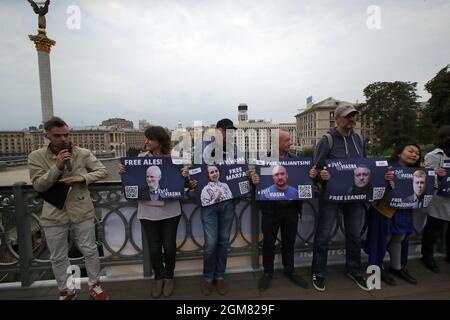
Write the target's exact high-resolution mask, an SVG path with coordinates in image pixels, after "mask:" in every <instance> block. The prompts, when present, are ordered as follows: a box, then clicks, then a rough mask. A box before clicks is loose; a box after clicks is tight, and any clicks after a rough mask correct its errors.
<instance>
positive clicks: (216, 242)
mask: <svg viewBox="0 0 450 320" xmlns="http://www.w3.org/2000/svg"><path fill="white" fill-rule="evenodd" d="M233 130H236V128H235V126H234V125H233V121H231V120H230V119H222V120H219V121H218V122H217V124H216V134H217V136H216V139H214V140H213V141H212V142H211V143H209V144H208V145H207V146H205V148H204V152H203V155H204V157H205V158H207V157H208V155H211V156H212V157H213V158H214V159H215V160H216V161H220V160H225V159H230V158H231V159H236V157H237V156H238V154H237V147H236V145H235V144H234V139H233V136H234V134H233ZM218 150H219V151H223V156H222V158H223V159H220V155H219V154H217V153H216V151H218ZM218 158H219V159H218ZM205 161H207V159H205ZM194 184H196V181H194ZM201 215H202V222H203V231H204V239H205V244H204V246H203V250H204V254H203V280H202V284H201V289H202V293H203V294H204V295H205V296H209V295H211V293H212V290H213V283H214V282H215V284H216V289H217V292H218V293H219V294H220V295H225V294H226V293H227V292H228V285H227V283H226V282H225V278H224V274H225V269H226V264H227V257H228V246H229V240H230V233H231V227H232V225H233V220H234V202H233V199H230V200H225V201H222V202H219V203H215V204H213V205H210V206H207V207H202V208H201Z"/></svg>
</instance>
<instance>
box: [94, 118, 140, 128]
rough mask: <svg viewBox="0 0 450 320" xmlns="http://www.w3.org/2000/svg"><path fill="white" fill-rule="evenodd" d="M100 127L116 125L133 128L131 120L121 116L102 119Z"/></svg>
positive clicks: (117, 126)
mask: <svg viewBox="0 0 450 320" xmlns="http://www.w3.org/2000/svg"><path fill="white" fill-rule="evenodd" d="M100 126H101V127H116V128H122V129H133V121H130V120H126V119H122V118H111V119H108V120H104V121H102V123H101V124H100Z"/></svg>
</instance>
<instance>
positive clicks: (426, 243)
mask: <svg viewBox="0 0 450 320" xmlns="http://www.w3.org/2000/svg"><path fill="white" fill-rule="evenodd" d="M446 225H447V235H446V237H445V238H446V239H445V241H446V247H447V257H450V230H449V228H450V223H449V222H448V221H445V220H441V219H438V218H434V217H430V216H428V219H427V224H426V225H425V228H424V229H423V234H422V256H423V258H424V259H427V260H430V259H432V258H433V255H434V246H435V244H436V241H437V240H438V239H440V238H441V239H442V238H443V237H444V232H445V226H446Z"/></svg>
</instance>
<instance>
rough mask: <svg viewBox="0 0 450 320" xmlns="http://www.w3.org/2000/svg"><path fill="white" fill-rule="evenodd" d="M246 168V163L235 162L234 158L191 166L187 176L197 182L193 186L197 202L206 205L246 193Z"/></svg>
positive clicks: (247, 187)
mask: <svg viewBox="0 0 450 320" xmlns="http://www.w3.org/2000/svg"><path fill="white" fill-rule="evenodd" d="M247 170H248V167H247V165H246V164H241V163H236V161H234V160H229V161H227V164H225V163H220V164H203V165H197V166H193V167H191V168H190V169H189V176H190V178H191V179H192V180H197V182H198V184H197V187H196V188H195V195H196V198H197V202H198V203H199V204H201V206H202V207H206V206H210V205H213V204H216V203H219V202H222V201H226V200H230V199H233V198H237V197H242V196H245V195H247V194H248V193H249V192H250V182H249V180H248V177H247V174H246V172H247Z"/></svg>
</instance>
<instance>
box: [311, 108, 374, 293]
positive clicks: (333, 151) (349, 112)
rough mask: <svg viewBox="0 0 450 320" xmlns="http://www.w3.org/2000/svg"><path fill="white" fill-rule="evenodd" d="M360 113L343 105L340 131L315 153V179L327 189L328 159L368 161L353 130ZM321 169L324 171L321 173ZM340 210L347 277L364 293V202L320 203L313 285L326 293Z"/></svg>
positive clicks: (339, 112)
mask: <svg viewBox="0 0 450 320" xmlns="http://www.w3.org/2000/svg"><path fill="white" fill-rule="evenodd" d="M357 113H358V111H357V110H356V109H355V108H354V107H353V105H351V104H345V103H343V104H341V105H339V106H338V107H337V108H336V110H335V120H336V128H332V129H330V131H329V132H328V134H327V135H325V136H323V137H322V139H321V140H320V141H319V143H318V145H317V146H316V149H315V151H314V167H313V168H312V169H311V172H310V176H311V177H320V179H321V180H322V182H323V186H324V188H326V181H328V180H330V179H332V177H331V176H330V173H329V172H328V170H327V169H326V165H325V159H355V158H365V157H366V150H365V147H364V143H363V141H362V139H361V137H360V136H359V135H358V134H356V133H355V132H354V131H353V127H354V126H355V125H356V120H355V117H356V115H357ZM320 169H321V170H320ZM339 208H341V209H342V211H343V214H344V225H345V235H346V269H347V275H348V276H349V277H350V278H351V279H352V280H353V281H354V282H355V283H356V284H357V285H358V287H360V288H361V289H363V290H369V289H368V288H367V283H366V279H365V277H364V276H363V275H362V273H361V229H362V226H363V217H364V213H365V211H364V210H365V209H364V204H363V203H348V204H339V203H333V202H329V201H326V200H325V199H323V198H322V199H321V200H320V206H319V218H318V219H319V220H318V224H317V230H316V233H315V237H314V249H313V261H312V267H311V271H312V283H313V286H314V288H316V289H317V290H319V291H325V275H326V266H327V257H328V243H329V241H330V240H331V239H330V237H331V231H332V230H333V229H334V226H335V224H336V218H337V214H338V210H339Z"/></svg>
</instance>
